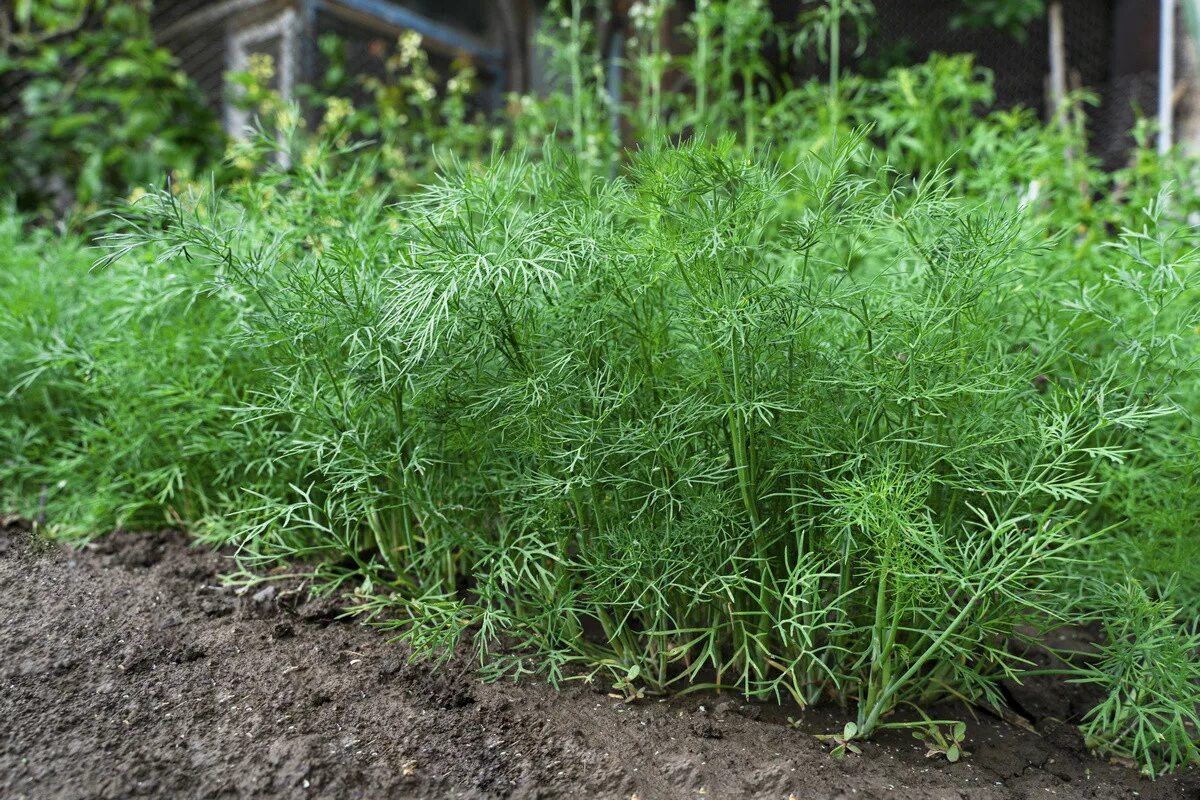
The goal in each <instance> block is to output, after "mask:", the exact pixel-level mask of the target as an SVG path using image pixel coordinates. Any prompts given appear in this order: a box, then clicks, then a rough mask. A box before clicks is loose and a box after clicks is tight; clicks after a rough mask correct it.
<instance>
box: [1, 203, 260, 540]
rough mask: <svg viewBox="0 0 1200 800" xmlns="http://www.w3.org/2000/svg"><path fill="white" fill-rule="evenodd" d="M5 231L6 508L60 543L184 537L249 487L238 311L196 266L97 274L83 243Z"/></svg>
mask: <svg viewBox="0 0 1200 800" xmlns="http://www.w3.org/2000/svg"><path fill="white" fill-rule="evenodd" d="M24 222H25V220H24V219H23V218H22V217H20V216H17V215H15V214H14V213H12V211H11V209H9V211H8V213H6V214H4V215H3V217H2V218H0V252H2V253H3V256H2V257H0V258H2V260H3V267H2V268H0V368H2V370H3V374H4V379H3V381H4V382H3V384H0V442H3V445H2V447H3V454H2V457H0V499H2V500H3V502H4V504H5V506H6V507H7V508H8V509H10V510H14V511H19V512H21V513H23V514H25V515H26V516H27V517H28V518H30V519H34V520H38V521H45V520H48V521H50V522H51V523H52V525H53V528H54V530H55V531H56V532H57V533H58V534H59V535H65V536H71V537H89V536H92V535H95V534H96V533H98V532H102V531H104V530H108V529H110V528H111V527H112V526H114V525H116V526H128V527H130V528H134V529H144V528H150V527H154V526H156V525H164V524H184V523H190V522H193V521H195V520H198V519H200V518H201V517H202V516H204V515H205V514H207V513H209V512H212V511H214V510H215V509H216V508H218V507H221V500H222V493H223V491H224V490H225V489H227V488H229V487H232V486H236V485H238V484H239V483H240V482H241V476H240V475H238V474H237V465H238V464H239V463H240V459H239V458H238V453H239V452H240V451H239V447H238V445H237V442H236V441H235V440H236V437H237V435H238V434H237V433H236V432H231V431H229V430H228V411H227V407H228V406H231V405H234V404H237V403H239V402H240V395H241V391H242V387H243V386H244V385H245V384H246V383H247V382H248V381H249V379H250V372H251V370H252V361H251V358H250V354H247V353H243V352H239V351H234V350H230V349H229V348H228V343H229V340H230V333H231V331H232V330H233V329H234V328H236V326H237V313H236V309H235V308H233V307H231V306H228V305H226V304H224V303H222V302H221V300H220V298H216V297H208V296H206V295H201V294H197V292H196V287H197V284H198V281H199V280H200V276H199V275H197V274H195V273H192V274H188V272H187V271H186V269H182V270H181V269H180V268H181V267H185V266H186V265H184V264H176V265H173V271H170V272H167V271H163V270H159V269H158V268H157V267H156V265H155V264H154V262H153V260H152V259H148V258H132V257H131V258H128V259H124V260H122V261H121V263H120V264H118V265H115V266H114V267H113V268H112V269H109V270H106V271H104V272H100V273H95V272H90V271H89V267H90V266H91V264H92V263H93V262H94V261H95V259H96V252H95V251H91V252H89V250H88V248H87V247H86V246H85V245H84V243H83V242H82V241H81V240H79V239H76V238H71V237H67V238H61V239H59V238H54V237H52V236H51V235H50V233H49V232H48V231H46V230H32V231H31V230H29V229H26V228H25V227H24Z"/></svg>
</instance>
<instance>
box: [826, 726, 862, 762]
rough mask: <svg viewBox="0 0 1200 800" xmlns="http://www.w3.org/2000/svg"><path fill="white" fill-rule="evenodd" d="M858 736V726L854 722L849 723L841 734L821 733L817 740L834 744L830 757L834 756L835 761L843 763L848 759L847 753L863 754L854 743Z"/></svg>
mask: <svg viewBox="0 0 1200 800" xmlns="http://www.w3.org/2000/svg"><path fill="white" fill-rule="evenodd" d="M857 736H858V726H857V725H855V724H854V723H853V722H847V723H846V726H845V727H844V728H842V732H841V733H819V734H817V739H818V740H820V741H823V742H826V741H828V742H833V749H832V750H830V751H829V755H831V756H833V758H834V760H835V761H841V760H842V759H844V758H845V757H846V753H854V754H855V755H861V754H862V749H861V748H860V747H859V746H858V745H856V744H855V743H854V739H855V738H856V737H857Z"/></svg>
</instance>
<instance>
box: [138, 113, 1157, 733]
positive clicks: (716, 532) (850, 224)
mask: <svg viewBox="0 0 1200 800" xmlns="http://www.w3.org/2000/svg"><path fill="white" fill-rule="evenodd" d="M872 159H873V156H872V155H871V149H870V148H869V147H868V144H867V142H866V140H865V139H864V138H863V137H862V136H856V137H852V138H849V139H844V140H840V141H838V142H836V143H834V144H832V145H830V146H829V147H827V148H825V149H824V150H819V151H814V152H812V153H811V154H809V155H808V156H806V157H804V158H803V159H802V160H800V161H799V163H797V164H795V165H792V166H790V167H789V168H788V169H786V170H785V169H783V168H782V167H781V166H780V165H779V164H777V163H775V162H774V161H772V160H771V159H770V158H769V157H765V158H764V157H748V154H747V153H745V152H744V151H743V150H741V149H740V148H738V147H737V146H735V145H734V143H733V142H732V141H731V140H728V139H726V140H722V141H720V142H717V143H711V144H709V143H704V142H703V141H700V140H694V141H691V142H688V143H685V144H681V145H678V146H654V147H648V148H646V149H644V150H643V151H642V152H639V153H637V154H634V155H633V156H632V160H631V163H630V165H629V167H628V169H627V170H626V172H625V174H624V175H623V176H620V177H617V178H615V179H610V178H606V177H601V176H597V175H595V174H594V173H593V172H592V171H591V170H590V169H589V168H588V167H587V166H586V165H581V164H579V163H578V162H577V161H576V160H575V158H574V157H573V156H572V155H569V154H566V153H564V152H562V151H560V150H557V149H556V148H554V147H550V148H549V149H547V150H546V151H545V152H543V153H542V154H541V156H540V157H539V158H538V160H536V161H531V160H529V159H527V158H524V157H522V156H520V155H511V156H496V157H494V158H493V160H492V161H490V162H489V163H488V164H486V165H483V166H477V165H472V164H464V163H458V162H456V161H454V160H453V159H452V158H450V159H449V160H447V162H446V163H445V165H444V172H443V177H441V178H440V179H439V180H438V181H437V182H435V183H434V184H432V185H431V186H429V187H428V188H427V189H425V190H423V191H422V192H420V193H418V194H417V195H415V196H413V197H412V198H410V199H408V200H406V201H404V202H403V203H401V204H400V205H399V206H398V207H397V208H395V209H388V208H386V207H385V205H384V203H383V202H382V197H381V195H380V194H379V193H377V192H374V191H371V190H364V189H363V188H362V183H361V181H356V179H355V177H354V176H353V175H345V174H334V173H327V172H325V171H322V170H321V169H320V168H319V167H318V168H311V169H309V168H306V169H301V170H300V171H299V172H296V171H293V173H292V174H291V175H289V177H288V180H287V181H286V182H285V181H282V180H281V181H278V182H276V184H275V189H276V191H277V192H278V194H277V195H276V201H277V202H276V203H274V204H272V205H271V206H269V207H267V208H266V210H264V209H263V208H261V207H260V206H258V205H257V204H255V203H252V202H246V198H241V200H242V202H240V203H239V202H238V199H239V198H238V197H237V196H236V195H235V196H234V197H232V198H231V199H232V201H233V202H229V201H224V202H221V201H217V200H215V199H213V198H209V199H208V200H207V201H206V203H204V204H200V205H195V206H191V205H189V204H188V203H184V202H181V201H180V200H179V199H177V198H174V197H173V196H170V195H159V196H158V197H157V199H156V201H155V202H157V203H158V204H159V205H158V210H157V211H155V210H153V209H151V210H150V211H148V212H147V214H148V217H147V219H148V220H149V221H150V224H147V225H145V226H143V228H142V231H141V233H140V238H141V239H142V240H146V239H149V240H152V241H154V242H156V248H157V249H158V251H159V252H161V253H163V254H164V256H165V257H168V258H170V257H177V256H179V255H182V254H186V255H187V257H188V258H190V259H192V260H193V262H195V263H197V264H207V265H208V267H209V268H210V269H211V270H212V271H213V280H214V286H219V287H221V291H224V292H227V293H232V294H234V295H236V296H239V297H245V298H248V300H247V303H248V308H249V309H250V310H248V311H247V313H246V315H245V317H244V322H245V331H244V336H245V339H244V340H243V342H242V346H243V347H246V348H248V349H250V350H251V351H253V352H255V353H257V354H258V355H259V357H260V358H261V359H262V365H263V370H264V373H265V377H264V379H262V380H261V382H260V383H259V384H258V385H259V386H260V387H261V388H260V389H258V390H257V391H255V393H254V394H253V396H252V399H251V400H250V401H249V402H247V403H245V404H243V405H242V407H241V408H240V410H239V411H238V412H237V413H238V417H239V418H240V419H242V420H243V421H254V422H258V423H263V422H268V421H269V423H270V426H271V429H272V430H274V431H275V432H276V435H277V436H279V437H280V438H279V441H278V443H277V445H276V446H274V447H272V448H270V449H268V450H265V451H264V454H263V456H262V458H261V465H260V467H259V471H262V472H269V471H272V470H275V469H277V468H278V469H284V470H285V471H286V472H287V473H288V474H290V475H292V476H294V477H293V479H292V481H291V482H290V484H289V486H288V488H286V489H283V490H281V487H280V486H278V485H276V486H275V487H274V489H273V490H271V491H259V492H258V494H257V502H255V503H253V504H252V505H251V506H250V507H248V508H245V509H243V510H242V511H241V512H240V514H241V518H242V524H241V525H240V527H239V530H238V532H237V534H236V537H235V538H236V540H237V541H239V542H240V544H241V545H242V547H243V548H244V551H245V552H246V553H248V554H250V555H253V556H258V557H261V558H276V557H282V556H288V557H297V556H301V557H307V558H312V559H316V560H318V562H319V563H320V565H321V566H320V568H319V569H318V575H320V576H324V577H325V578H326V579H327V581H326V586H327V587H337V586H340V585H342V583H343V581H344V580H345V579H346V578H347V577H355V578H357V579H366V580H367V581H368V583H369V585H370V586H371V587H373V588H374V589H375V591H373V592H371V593H367V594H365V595H363V596H362V599H361V603H362V610H364V611H368V612H385V611H386V612H388V613H387V614H386V618H387V619H388V620H390V621H387V622H384V623H382V624H385V625H386V626H388V627H392V628H395V629H397V630H398V631H399V632H400V633H401V635H403V636H405V637H406V638H407V639H408V640H409V641H410V642H412V643H413V645H414V646H415V648H416V649H417V651H418V652H421V653H427V654H431V655H432V654H435V653H437V652H439V651H444V648H447V647H449V646H450V645H452V644H453V643H455V642H456V641H458V640H459V639H460V638H462V637H464V636H466V637H468V638H469V639H471V640H472V641H473V642H474V646H475V647H476V649H477V651H478V653H479V656H480V658H481V660H482V662H483V663H484V664H485V665H486V667H487V669H488V670H490V671H491V672H492V673H493V674H497V675H498V674H506V673H507V674H520V673H521V672H524V671H531V670H532V671H539V672H544V673H547V674H548V675H549V676H550V677H551V679H552V680H556V681H557V680H562V679H566V678H569V677H575V676H578V675H580V674H583V675H585V676H590V677H592V678H599V677H601V676H602V677H603V678H604V679H605V680H609V681H612V682H613V683H614V685H616V686H618V687H621V688H622V689H623V690H625V691H627V692H631V693H633V694H637V693H638V692H645V691H652V692H661V691H686V690H692V689H696V688H704V687H720V688H729V689H736V690H738V691H740V692H742V693H744V694H745V695H747V696H750V697H771V698H776V699H779V698H783V697H790V698H792V699H794V700H795V701H797V702H799V703H801V704H809V703H813V702H817V701H818V700H819V699H821V698H823V697H831V698H834V699H836V700H838V701H840V702H842V703H846V704H853V705H854V707H855V708H856V709H857V711H856V718H855V731H856V735H857V736H861V737H865V736H870V735H871V734H872V733H873V732H874V731H876V730H877V729H878V728H879V727H880V726H884V725H887V724H889V723H888V718H889V715H890V714H891V713H892V712H893V711H894V710H895V709H896V708H897V707H898V706H899V705H900V704H901V703H904V702H915V703H918V704H927V703H929V702H931V701H933V700H935V699H937V698H939V697H943V696H947V695H953V696H960V697H968V698H982V699H986V700H988V701H990V702H992V703H997V704H999V703H1001V702H1002V700H1001V698H1000V696H999V695H998V694H997V692H996V683H997V681H998V680H1000V679H1002V678H1005V677H1014V676H1016V675H1018V674H1019V672H1020V671H1021V669H1022V667H1023V663H1022V662H1021V660H1020V659H1019V658H1018V657H1016V656H1014V655H1012V653H1011V652H1010V651H1009V650H1008V649H1007V648H1006V646H1005V641H1006V640H1009V639H1019V638H1023V637H1028V636H1029V635H1030V634H1028V633H1027V632H1026V631H1027V628H1026V627H1025V625H1027V624H1033V625H1035V626H1037V625H1042V624H1047V623H1053V622H1057V621H1061V620H1062V619H1063V618H1064V616H1065V615H1066V614H1068V613H1070V612H1069V609H1070V605H1071V602H1070V597H1069V593H1068V591H1067V590H1066V589H1065V588H1064V576H1065V575H1066V574H1067V573H1068V572H1069V570H1070V569H1071V562H1072V560H1073V559H1074V558H1075V557H1076V554H1077V553H1078V552H1079V548H1080V547H1081V545H1082V544H1083V543H1084V542H1086V541H1087V540H1088V538H1089V536H1091V535H1094V533H1095V529H1094V528H1088V527H1084V526H1081V525H1080V524H1079V523H1080V519H1081V517H1083V516H1084V515H1085V513H1086V510H1087V508H1088V506H1089V503H1091V502H1092V500H1093V499H1094V498H1095V496H1096V493H1097V491H1098V490H1099V488H1100V473H1099V466H1098V465H1099V464H1100V463H1101V462H1102V461H1104V460H1113V461H1119V460H1120V459H1122V458H1123V457H1124V453H1125V452H1126V451H1127V450H1128V449H1129V446H1128V443H1129V441H1130V439H1131V437H1135V436H1136V435H1137V434H1138V432H1139V431H1140V430H1141V429H1143V428H1144V427H1145V426H1147V425H1149V424H1151V423H1152V422H1154V421H1155V420H1156V419H1158V418H1159V417H1161V416H1162V415H1163V414H1164V413H1166V410H1165V409H1164V408H1162V407H1160V406H1159V405H1158V404H1157V403H1156V402H1154V401H1153V400H1152V399H1145V400H1144V399H1143V398H1142V397H1140V396H1138V395H1136V394H1135V393H1131V392H1128V391H1123V390H1122V387H1121V386H1120V385H1119V384H1118V383H1117V382H1115V381H1114V380H1113V377H1112V375H1110V374H1109V373H1107V372H1105V371H1104V370H1089V369H1088V368H1087V367H1088V365H1087V363H1086V362H1085V361H1084V360H1082V359H1081V358H1080V357H1079V356H1078V354H1077V353H1076V352H1075V351H1074V350H1073V345H1074V344H1075V341H1074V340H1073V339H1072V338H1071V337H1072V335H1073V334H1074V331H1072V330H1071V329H1070V328H1064V327H1060V326H1059V325H1057V324H1056V319H1057V318H1058V316H1057V315H1059V314H1060V313H1061V309H1060V308H1058V307H1057V306H1055V305H1053V304H1051V303H1048V302H1047V299H1046V297H1045V296H1044V295H1043V294H1041V293H1039V292H1031V291H1029V290H1028V286H1029V284H1030V283H1032V282H1033V281H1034V279H1035V278H1036V277H1037V275H1038V269H1039V258H1040V256H1041V255H1042V254H1043V250H1044V245H1040V244H1039V243H1037V242H1036V241H1034V240H1031V239H1030V238H1029V237H1028V236H1027V234H1026V229H1025V227H1024V220H1023V218H1022V215H1021V213H1020V212H1018V211H1017V210H1016V209H1015V208H1011V209H1005V208H1003V207H999V206H996V205H995V204H981V203H978V202H974V201H971V200H967V199H964V198H962V197H960V196H958V195H957V194H956V193H955V192H954V191H953V189H952V188H951V186H950V184H949V182H948V180H947V179H946V178H945V176H944V175H941V174H938V173H934V174H931V175H928V176H926V177H925V178H924V179H922V180H920V181H917V182H915V183H914V182H910V181H907V180H904V179H901V178H900V177H899V176H897V175H896V174H895V173H894V172H892V171H891V170H889V169H886V168H884V167H882V166H881V165H880V164H879V163H878V162H874V161H872ZM363 170H364V171H363V173H362V174H369V173H370V170H371V168H370V167H369V166H365V165H364V167H363ZM281 218H282V219H283V220H286V221H287V226H281V225H280V224H279V222H280V220H281ZM288 226H291V227H288ZM1048 374H1053V375H1055V376H1061V379H1056V380H1052V381H1047V380H1043V379H1042V378H1043V377H1044V376H1045V375H1048ZM284 465H286V466H284ZM389 609H390V611H389ZM397 611H399V612H400V613H397ZM581 671H582V672H581Z"/></svg>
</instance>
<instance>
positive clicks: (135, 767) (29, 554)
mask: <svg viewBox="0 0 1200 800" xmlns="http://www.w3.org/2000/svg"><path fill="white" fill-rule="evenodd" d="M0 527H2V528H3V529H2V530H0V798H2V800H16V798H29V799H30V800H34V799H35V798H36V799H37V800H41V799H42V798H46V799H47V800H49V799H51V798H134V797H161V798H243V797H245V798H443V797H444V798H488V797H513V798H558V797H562V798H626V799H628V798H632V797H637V798H640V799H641V800H652V799H653V798H688V799H693V798H709V799H710V800H711V799H715V798H777V799H778V800H787V798H793V797H794V798H796V800H825V799H826V798H830V799H832V798H840V799H843V800H850V799H851V798H853V799H854V800H870V799H872V798H881V799H882V798H888V799H889V800H890V799H893V798H894V799H895V800H913V799H915V798H934V799H936V800H952V799H959V798H962V799H964V800H1000V799H1001V798H1003V799H1005V800H1008V799H1009V798H1030V799H1033V798H1036V799H1037V800H1042V799H1043V798H1059V799H1064V800H1065V799H1066V798H1134V797H1137V798H1147V799H1153V798H1163V799H1164V800H1165V799H1167V798H1170V800H1195V799H1196V798H1200V774H1198V771H1197V770H1196V769H1195V768H1192V769H1189V770H1185V771H1184V772H1183V773H1181V774H1180V775H1178V776H1175V777H1168V778H1161V779H1159V780H1157V781H1154V782H1151V781H1149V780H1147V779H1145V778H1142V777H1139V776H1138V775H1137V774H1136V773H1135V772H1134V771H1133V770H1130V769H1128V768H1126V767H1123V766H1120V765H1115V764H1110V763H1107V762H1105V761H1103V760H1101V759H1098V758H1095V757H1093V756H1091V755H1089V754H1088V753H1087V752H1086V750H1085V749H1084V747H1083V743H1082V741H1081V739H1080V737H1079V734H1078V733H1077V731H1076V729H1075V727H1074V725H1073V724H1072V723H1073V722H1074V721H1077V720H1078V718H1079V715H1080V713H1081V712H1082V711H1083V710H1084V709H1085V708H1086V702H1087V698H1086V697H1084V696H1081V695H1079V694H1078V693H1077V691H1076V690H1064V689H1062V688H1061V686H1059V687H1051V686H1049V685H1041V684H1039V683H1037V682H1033V683H1031V684H1030V685H1028V686H1026V687H1011V692H1012V695H1013V700H1014V702H1015V703H1016V706H1015V707H1016V708H1018V709H1019V710H1020V711H1021V712H1022V713H1023V714H1024V715H1025V716H1026V717H1027V718H1028V719H1029V720H1030V721H1031V722H1032V730H1025V729H1023V728H1021V727H1017V726H1014V725H1011V724H1009V723H1006V722H1002V721H1000V720H999V719H997V718H996V717H994V716H991V715H989V714H986V713H982V712H979V711H974V712H972V710H969V709H966V708H964V707H961V706H960V707H957V708H954V707H950V708H946V709H939V714H943V715H945V714H951V715H955V716H956V717H957V718H963V719H966V720H967V721H968V724H969V731H968V741H967V749H968V750H969V751H970V755H969V756H968V757H966V758H964V759H963V760H962V761H960V762H958V763H956V764H949V763H947V762H946V761H945V760H944V759H943V758H940V757H933V758H927V757H926V749H925V747H924V745H923V744H922V743H921V742H919V741H916V740H915V739H913V738H912V737H911V736H909V735H907V734H906V733H904V732H902V731H891V732H886V733H885V734H884V735H882V736H881V737H880V738H879V739H878V740H877V741H874V742H870V743H866V744H864V745H863V746H862V751H863V752H862V754H861V755H857V756H856V755H851V756H849V757H847V758H846V759H845V760H844V761H843V762H840V763H839V762H837V761H834V760H833V759H832V758H831V757H830V755H829V753H828V748H827V746H826V745H823V744H822V743H821V742H819V741H817V740H816V739H815V738H814V737H813V734H814V733H820V732H828V731H831V730H836V729H837V728H839V727H840V721H841V718H840V717H839V716H838V714H837V713H836V709H833V710H827V711H815V712H814V711H810V712H808V713H807V714H806V715H804V716H803V718H802V719H801V723H800V726H799V727H798V728H797V727H792V726H789V725H788V724H787V716H788V714H789V712H788V711H787V710H786V709H780V708H778V707H774V706H770V705H765V704H755V705H743V704H742V703H740V702H739V701H738V699H737V698H734V697H729V696H724V697H718V696H713V695H707V696H700V695H690V696H687V697H682V698H674V699H669V700H658V699H647V700H642V701H638V702H635V703H630V704H626V703H624V702H622V701H621V700H620V699H617V698H613V697H610V696H609V695H608V693H607V687H603V686H595V687H589V686H586V685H583V684H582V683H577V684H572V685H571V687H570V688H567V689H566V690H564V691H561V692H556V691H554V690H552V689H551V688H550V687H548V686H547V685H545V684H544V683H541V682H539V681H536V680H527V681H524V682H521V683H519V684H513V683H511V682H505V683H494V684H485V683H482V682H480V681H479V680H478V678H477V677H476V674H475V669H474V668H473V665H472V662H471V660H470V659H469V657H467V656H465V655H464V656H460V657H456V658H454V659H452V660H450V662H449V663H448V664H446V665H445V666H443V667H442V668H440V669H434V668H432V667H431V666H430V665H428V664H423V663H409V662H408V661H407V659H406V657H405V651H404V649H403V648H402V647H401V646H399V645H396V644H389V643H388V641H387V637H386V636H384V635H382V634H381V633H380V632H378V631H375V630H371V629H368V628H366V627H363V626H361V625H358V624H355V623H352V622H346V621H341V620H339V619H338V607H337V604H336V603H332V602H329V601H312V600H308V599H306V598H305V597H304V596H303V593H302V592H298V591H294V590H293V589H294V587H293V589H289V588H287V587H288V586H289V584H287V583H286V582H285V583H282V584H280V585H279V586H275V585H274V584H269V585H267V586H266V587H265V588H264V587H263V586H262V585H256V586H254V587H252V588H250V589H249V590H246V591H243V592H241V593H239V592H238V591H236V590H235V589H233V588H229V587H226V586H223V585H222V584H221V581H220V575H221V574H222V572H223V571H228V570H229V569H230V568H231V562H230V561H229V560H228V559H227V558H226V557H224V556H222V555H220V554H217V553H212V552H208V551H201V550H196V549H192V548H190V547H189V546H188V544H187V543H186V541H185V540H184V538H183V537H182V536H180V535H179V534H175V533H161V534H153V535H136V536H135V535H129V534H123V533H117V534H114V535H111V536H108V537H104V538H102V539H99V540H97V541H96V542H95V543H93V544H90V545H87V546H85V547H83V548H82V549H78V550H70V549H66V548H63V547H59V546H56V545H51V544H46V543H42V542H39V541H38V540H36V539H34V538H33V537H32V536H31V535H30V534H29V533H28V532H27V531H25V530H24V529H23V528H22V527H21V526H19V525H17V524H15V523H14V522H12V521H10V522H9V523H8V524H7V525H3V526H0ZM790 713H791V715H793V716H795V715H796V712H795V711H792V712H790Z"/></svg>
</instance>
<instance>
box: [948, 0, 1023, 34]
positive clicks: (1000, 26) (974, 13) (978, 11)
mask: <svg viewBox="0 0 1200 800" xmlns="http://www.w3.org/2000/svg"><path fill="white" fill-rule="evenodd" d="M1045 13H1046V0H962V10H961V11H959V12H958V13H957V14H955V15H954V16H953V17H952V18H951V19H950V27H951V28H955V29H957V28H968V29H975V30H978V29H980V28H994V29H995V30H998V31H1003V32H1005V33H1007V34H1008V35H1009V36H1012V37H1013V38H1014V39H1016V40H1017V41H1018V42H1020V43H1022V44H1024V43H1025V41H1026V40H1027V39H1028V38H1029V25H1030V23H1032V22H1033V21H1034V20H1036V19H1039V18H1041V17H1043V16H1044V15H1045Z"/></svg>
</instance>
